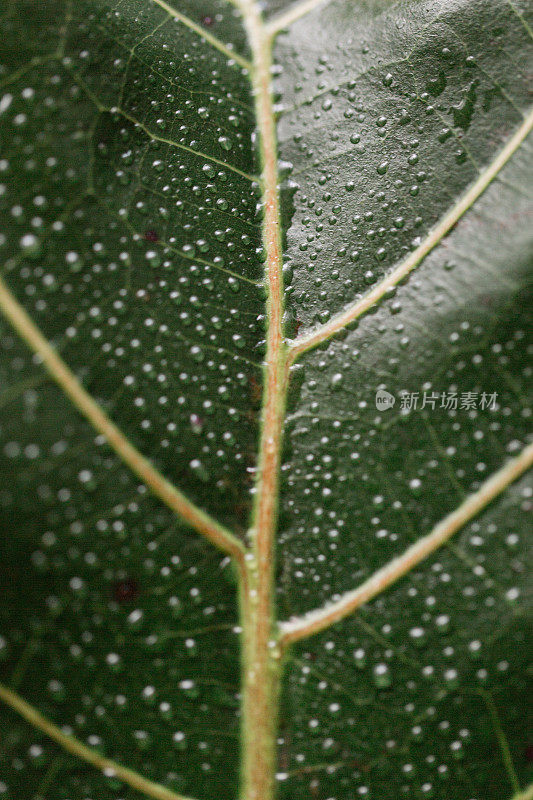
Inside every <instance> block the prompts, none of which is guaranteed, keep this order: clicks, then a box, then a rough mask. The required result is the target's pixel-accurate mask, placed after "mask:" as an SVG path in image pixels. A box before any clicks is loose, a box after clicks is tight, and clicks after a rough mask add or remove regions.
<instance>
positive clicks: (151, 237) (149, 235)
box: [144, 230, 159, 242]
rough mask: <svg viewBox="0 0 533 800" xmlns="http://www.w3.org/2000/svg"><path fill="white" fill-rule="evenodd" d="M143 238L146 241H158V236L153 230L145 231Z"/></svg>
mask: <svg viewBox="0 0 533 800" xmlns="http://www.w3.org/2000/svg"><path fill="white" fill-rule="evenodd" d="M144 238H145V239H146V241H147V242H158V241H159V236H158V235H157V233H156V232H155V231H152V230H149V231H145V233H144Z"/></svg>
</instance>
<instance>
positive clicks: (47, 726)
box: [0, 684, 192, 800]
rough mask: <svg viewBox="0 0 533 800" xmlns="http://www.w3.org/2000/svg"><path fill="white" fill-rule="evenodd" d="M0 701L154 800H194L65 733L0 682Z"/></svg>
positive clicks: (66, 748)
mask: <svg viewBox="0 0 533 800" xmlns="http://www.w3.org/2000/svg"><path fill="white" fill-rule="evenodd" d="M0 700H2V701H3V702H4V703H5V704H6V705H7V706H9V708H11V709H12V710H13V711H15V712H16V713H17V714H19V715H20V716H21V717H23V719H25V720H26V722H29V723H30V725H33V727H34V728H36V729H37V730H40V731H42V733H44V734H46V735H47V736H49V737H50V738H51V739H53V740H54V742H56V743H57V744H58V745H59V746H60V747H62V748H63V750H66V751H67V752H68V753H71V754H72V755H73V756H77V757H78V758H81V759H82V760H83V761H85V762H87V763H88V764H91V765H92V766H93V767H96V769H98V770H100V772H103V773H104V774H105V775H106V776H107V777H110V776H116V777H117V778H119V779H120V780H121V781H123V782H124V783H126V784H127V785H128V786H131V787H132V789H135V790H136V791H138V792H142V793H143V794H145V795H147V797H152V798H154V800H192V798H190V797H185V796H184V795H182V794H176V792H172V791H171V790H170V789H167V788H166V787H165V786H162V785H161V784H159V783H155V782H154V781H149V780H147V778H144V777H143V776H142V775H140V774H139V773H137V772H135V771H134V770H132V769H129V768H128V767H124V766H122V764H118V763H117V762H116V761H112V760H111V759H109V758H105V757H104V756H102V755H101V754H100V753H99V752H98V751H97V750H94V749H93V748H92V747H87V746H86V745H84V744H83V743H82V742H80V741H79V740H78V739H76V738H75V737H74V736H70V735H67V734H66V733H63V731H62V730H61V728H59V727H58V726H57V725H54V723H53V722H50V720H49V719H47V718H46V717H45V716H43V714H41V713H40V711H38V710H37V709H36V708H35V707H34V706H32V705H30V703H28V702H26V700H24V699H23V698H22V697H21V696H20V695H19V694H18V693H17V692H14V691H13V690H12V689H9V688H8V687H7V686H4V685H2V684H0Z"/></svg>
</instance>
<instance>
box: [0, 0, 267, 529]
mask: <svg viewBox="0 0 533 800" xmlns="http://www.w3.org/2000/svg"><path fill="white" fill-rule="evenodd" d="M30 6H31V8H30ZM34 10H35V4H28V3H16V4H14V7H13V10H12V11H8V12H6V13H5V15H4V23H5V27H6V33H5V35H4V37H3V39H2V44H1V47H0V65H1V71H0V82H2V83H3V84H4V89H3V92H5V93H4V94H3V100H2V111H3V113H2V114H1V115H0V127H1V129H2V138H3V141H4V142H5V143H6V144H5V146H4V149H3V160H2V181H3V193H2V197H1V198H0V217H1V220H2V230H3V231H5V235H3V237H2V240H1V245H0V250H1V254H2V263H3V264H5V275H6V278H7V280H8V282H9V285H10V288H11V289H12V290H13V291H14V292H15V294H16V296H17V297H18V299H19V300H20V301H21V302H23V304H24V306H25V308H26V309H27V311H28V312H29V314H30V315H31V317H32V319H33V320H34V321H35V323H36V324H37V325H38V326H39V327H40V328H41V330H42V331H43V333H44V334H45V336H46V337H47V338H49V339H50V340H52V342H53V343H54V344H55V345H56V347H57V348H58V350H59V351H60V352H61V355H62V356H63V358H64V359H65V361H66V362H67V363H68V364H69V366H70V367H71V368H72V369H73V370H74V372H75V373H76V374H77V375H78V376H79V378H80V379H81V380H82V382H83V384H84V386H85V387H86V388H87V389H88V390H89V392H90V393H91V394H93V396H95V397H96V399H97V400H99V401H100V402H101V403H102V404H103V405H104V407H105V408H106V410H107V411H108V413H109V414H110V415H111V417H112V418H113V420H114V421H115V422H116V423H117V424H118V425H119V427H120V428H121V429H122V431H123V432H124V434H125V435H126V436H127V437H128V438H129V439H130V440H131V441H132V442H133V444H135V445H136V446H137V447H138V448H139V449H141V450H142V452H143V453H144V454H145V455H147V456H148V457H149V458H150V459H152V460H153V461H154V463H155V465H156V466H157V467H158V468H159V469H160V470H161V471H162V472H163V473H164V474H165V476H166V477H168V478H169V479H170V480H172V481H173V482H175V483H177V484H179V486H180V488H181V489H182V490H183V491H184V492H186V493H188V494H189V496H190V497H191V498H192V499H193V500H194V501H195V502H197V503H198V504H199V505H201V506H203V507H205V508H207V509H208V510H209V511H211V512H212V513H213V514H214V515H215V516H217V517H218V518H219V519H222V520H223V521H224V522H226V523H227V524H229V525H231V526H233V527H234V528H236V529H237V530H240V529H241V528H242V527H243V526H244V525H245V524H246V518H247V514H248V511H249V504H250V496H249V491H250V481H249V474H250V473H249V470H250V469H251V468H253V466H254V463H255V445H256V440H257V405H258V400H259V399H260V392H261V390H260V384H261V370H260V364H261V361H262V358H263V347H262V341H263V339H264V321H263V312H264V294H263V288H262V286H261V285H260V283H261V278H262V260H261V255H260V253H259V250H260V228H259V224H260V219H259V217H258V215H257V201H258V195H257V191H256V185H255V183H254V181H253V176H252V173H253V172H254V156H253V149H252V137H251V134H252V131H253V127H254V124H255V123H254V120H253V115H252V99H251V95H250V90H249V82H248V80H247V77H246V75H245V70H244V69H243V68H242V67H241V66H240V65H239V64H235V63H234V62H233V61H232V59H231V53H230V54H229V55H228V54H226V53H224V52H221V51H220V50H218V49H216V47H214V46H213V44H212V43H211V42H207V41H205V40H204V39H202V37H201V36H200V35H199V34H198V33H196V32H195V31H193V30H191V29H190V28H189V27H187V25H185V24H183V23H182V22H180V21H179V20H175V19H173V18H171V17H169V15H168V14H167V13H166V12H164V11H163V10H162V9H161V8H160V7H159V6H158V5H157V4H156V3H146V4H142V6H139V4H137V3H119V4H116V5H114V6H112V7H110V6H109V4H108V3H99V2H91V3H78V4H74V5H73V6H71V5H70V4H66V3H65V4H64V3H58V2H52V3H46V4H45V6H42V7H39V9H38V10H37V11H36V12H35V13H34ZM182 11H183V13H184V12H185V11H186V9H182ZM207 11H209V9H207ZM206 13H207V12H206ZM209 14H211V11H209ZM209 14H208V16H209ZM217 14H218V12H216V13H215V11H213V16H212V19H213V20H214V21H213V24H212V25H211V26H208V28H209V30H210V31H211V29H212V28H213V29H214V27H215V26H216V25H215V23H216V24H218V22H216V20H217V19H218V16H217ZM230 17H231V19H232V20H234V21H233V22H232V25H235V24H237V23H236V21H235V18H234V15H233V14H231V15H230ZM21 18H22V19H23V20H24V22H25V24H24V31H23V34H21V33H20V31H19V28H20V20H21ZM215 18H216V19H215ZM26 23H27V25H28V26H29V29H28V28H26ZM34 24H35V27H37V26H38V27H39V31H38V32H36V33H35V36H34V37H32V31H33V25H34ZM21 35H23V37H24V43H22V42H21V39H20V36H21ZM213 35H214V34H213ZM222 46H225V45H222Z"/></svg>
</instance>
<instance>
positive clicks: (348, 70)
mask: <svg viewBox="0 0 533 800" xmlns="http://www.w3.org/2000/svg"><path fill="white" fill-rule="evenodd" d="M527 6H528V4H527V3H525V2H518V3H514V4H512V5H511V4H510V3H508V2H506V1H505V0H496V2H495V1H494V0H475V2H472V0H464V2H458V3H442V2H440V1H439V0H433V1H432V2H418V0H416V2H408V3H396V4H394V3H393V4H391V3H390V2H388V0H386V1H384V0H374V2H368V3H361V4H358V7H357V9H355V8H354V5H353V3H352V2H350V0H345V1H342V2H341V0H339V1H338V2H332V3H328V4H325V5H322V6H319V7H318V8H317V9H316V10H315V11H313V12H311V13H309V14H307V15H306V16H304V17H302V18H301V19H299V20H298V22H297V23H295V24H294V25H293V26H291V28H290V29H289V31H288V32H287V33H286V34H282V35H281V36H280V37H279V39H278V41H277V45H276V50H275V54H276V58H277V61H278V62H279V64H280V76H279V78H278V89H279V92H280V95H281V102H280V104H281V108H282V112H281V118H280V123H279V138H280V153H281V157H282V158H283V159H284V160H285V161H287V162H290V163H291V164H292V166H293V169H292V173H291V178H292V179H293V180H294V181H295V182H296V183H297V184H298V185H299V190H298V192H297V194H296V196H295V204H296V213H295V215H294V218H293V223H292V227H291V228H290V230H289V232H288V248H287V260H288V262H289V263H288V266H289V267H290V270H291V272H292V279H291V278H290V277H289V278H288V280H289V281H291V283H290V288H289V292H290V295H289V296H290V299H289V306H290V308H291V310H292V313H293V315H294V318H295V319H296V320H297V321H298V323H300V324H301V328H300V331H301V330H303V329H304V328H305V327H308V326H309V325H313V324H316V323H319V322H325V321H327V320H328V319H329V318H330V316H331V315H333V314H335V313H336V312H338V311H340V310H341V309H342V308H343V307H344V306H345V305H347V304H349V303H351V302H353V300H354V298H356V297H357V296H358V295H360V294H362V293H364V292H365V291H368V290H369V289H370V288H371V287H372V286H373V285H374V284H375V283H376V282H378V281H379V279H380V278H382V277H383V275H384V274H385V273H386V272H388V271H389V269H390V268H391V266H392V265H394V264H395V263H397V262H398V261H400V260H401V259H402V258H404V257H405V256H406V255H407V254H408V253H409V252H410V251H411V250H412V249H413V248H414V247H416V245H417V244H418V243H419V242H420V239H421V238H423V237H424V235H426V234H427V232H428V230H429V229H430V228H431V227H432V226H433V225H434V224H435V223H436V222H437V221H438V220H439V219H441V218H442V216H443V215H444V213H445V212H446V211H447V210H448V209H449V208H450V207H451V206H453V205H454V203H455V202H456V201H457V199H458V198H459V197H460V195H461V194H462V193H463V192H464V191H465V189H466V187H467V186H468V185H469V184H470V183H471V182H473V181H474V180H475V179H476V178H477V177H478V176H479V174H480V173H482V172H483V169H484V168H485V167H486V166H487V163H489V162H490V161H491V160H492V158H494V156H495V154H496V153H497V152H498V151H499V150H500V149H501V148H502V147H503V145H504V144H505V142H506V140H507V138H508V137H509V135H510V134H511V133H512V132H513V130H514V129H515V128H516V127H518V125H519V124H520V122H521V121H522V115H523V114H524V112H525V111H526V110H527V109H528V108H529V105H530V103H531V98H530V96H529V83H530V81H529V77H528V68H527V64H528V61H529V57H528V53H529V52H530V48H531V36H530V33H529V31H528V23H527V14H526V9H527Z"/></svg>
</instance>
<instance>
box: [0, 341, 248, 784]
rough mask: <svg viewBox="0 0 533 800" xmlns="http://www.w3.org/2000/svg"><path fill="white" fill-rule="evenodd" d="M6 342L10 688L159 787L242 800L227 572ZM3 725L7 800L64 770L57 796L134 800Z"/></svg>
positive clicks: (0, 634)
mask: <svg viewBox="0 0 533 800" xmlns="http://www.w3.org/2000/svg"><path fill="white" fill-rule="evenodd" d="M0 338H1V342H2V350H3V357H2V364H3V365H5V367H6V368H7V369H6V371H5V373H4V374H3V375H2V386H3V387H4V388H3V392H2V395H1V397H0V402H1V404H2V407H3V412H4V413H3V415H2V424H1V426H0V454H1V456H0V458H1V460H0V485H1V487H2V488H1V507H2V512H1V517H0V528H1V533H2V535H1V537H0V541H1V562H2V578H1V588H0V592H1V596H2V604H1V609H0V680H1V681H2V682H3V683H4V684H7V685H9V686H11V687H13V688H15V689H16V690H17V691H20V693H21V694H22V695H23V697H24V698H25V699H26V700H27V701H28V702H29V703H31V704H33V705H34V706H35V707H36V708H38V709H39V710H40V711H41V712H42V713H44V714H45V715H47V716H48V717H49V718H50V719H51V720H52V721H53V722H55V723H56V724H57V725H59V726H61V727H63V726H68V729H69V730H70V731H71V732H72V733H73V735H74V736H76V737H77V738H78V739H79V740H80V741H82V742H83V743H85V744H88V745H90V746H92V747H95V748H96V749H98V750H99V751H100V752H101V753H103V754H104V755H105V756H107V757H109V758H112V759H114V760H116V761H118V762H120V763H121V764H125V765H127V766H129V767H130V768H132V769H135V770H137V771H138V772H140V773H141V774H142V775H144V776H145V777H147V778H149V779H151V780H154V781H157V782H160V783H162V784H164V785H166V786H168V787H169V788H173V789H174V790H179V791H183V792H188V791H189V790H190V791H191V792H193V793H194V795H195V796H196V797H200V798H204V797H206V798H209V797H213V798H214V797H220V796H225V797H231V796H233V795H234V791H235V781H236V773H237V764H236V757H237V756H236V750H237V748H236V738H237V736H238V718H237V705H238V704H237V699H236V698H237V693H238V691H239V648H238V637H237V633H236V624H237V623H236V619H237V617H236V615H237V611H236V600H235V586H234V576H233V573H232V569H231V567H230V565H229V564H228V562H227V559H224V558H223V556H221V555H220V554H218V553H217V552H216V551H214V549H213V548H212V546H210V545H209V544H207V543H206V542H204V541H203V540H202V539H199V538H198V536H197V535H196V534H195V533H193V532H191V531H190V530H188V529H187V528H185V527H184V526H182V525H181V524H180V523H179V521H178V520H177V519H176V517H175V516H174V515H173V514H171V513H170V512H169V511H168V510H167V509H166V508H164V507H162V506H161V505H159V504H158V502H157V501H155V500H154V499H153V498H152V497H151V496H150V495H149V494H148V492H147V491H146V489H145V488H144V487H143V486H142V485H139V483H138V482H137V481H136V480H135V479H134V478H132V476H131V474H130V473H129V471H128V470H127V469H126V468H125V467H124V466H123V465H121V464H120V463H119V462H118V461H117V459H116V457H115V456H114V455H113V454H112V453H111V452H110V451H109V450H108V448H107V446H106V445H105V444H104V443H103V441H102V439H101V437H98V436H95V434H94V431H92V430H91V429H90V428H89V427H88V426H87V424H86V423H85V422H83V421H82V420H81V419H80V418H79V417H78V415H77V414H76V413H75V412H74V411H73V410H72V407H71V406H70V405H69V403H68V401H67V400H66V399H65V398H64V396H63V395H62V394H61V392H60V390H59V389H58V388H56V387H55V386H54V385H53V384H52V383H50V382H49V380H48V379H47V377H46V376H45V375H44V374H43V373H42V372H41V370H40V369H38V368H36V367H34V366H32V363H31V357H29V356H28V354H27V353H26V352H25V351H24V350H23V349H22V348H21V346H20V345H19V344H18V343H17V342H16V340H15V339H14V337H13V336H12V334H11V333H10V332H9V331H6V329H5V328H4V329H3V331H2V336H1V337H0ZM8 376H9V377H8ZM1 720H2V721H1V723H0V727H1V733H0V740H1V741H2V748H1V750H2V753H1V756H0V759H1V760H2V771H1V781H2V783H1V784H0V786H2V787H7V788H2V790H1V791H2V792H3V794H2V793H0V796H6V797H9V798H15V797H20V798H22V797H28V798H29V797H33V796H37V795H39V782H40V781H45V782H46V780H47V777H46V776H47V775H48V774H49V771H50V775H52V774H55V773H56V772H57V778H55V779H54V780H53V781H52V779H51V778H50V780H51V781H52V785H53V786H54V796H58V797H65V798H66V797H69V798H72V797H76V798H78V797H79V798H81V797H104V798H107V797H110V798H111V797H113V798H115V797H116V798H118V797H124V794H122V793H121V791H120V790H119V788H117V787H119V786H120V784H117V782H116V781H112V780H107V781H106V780H104V779H103V778H102V777H101V776H100V775H99V773H98V771H97V770H95V769H94V768H93V767H88V766H84V765H83V764H81V762H79V763H78V765H77V766H76V767H75V768H74V769H72V763H71V762H72V759H71V758H68V757H67V759H66V761H65V762H63V760H62V759H60V763H59V764H58V762H57V755H58V754H57V752H56V748H55V746H53V745H51V744H50V741H49V740H48V739H47V738H46V737H44V736H43V735H42V734H40V733H38V732H35V731H34V730H33V729H32V728H30V727H29V726H28V725H27V723H26V722H22V721H20V718H19V721H18V722H17V724H16V725H13V718H12V715H11V714H6V713H5V709H3V710H2V715H1ZM199 775H202V776H203V777H202V786H201V787H198V776H199ZM58 786H61V789H58ZM56 789H57V791H62V792H63V794H56ZM42 794H43V795H44V796H48V795H47V794H46V793H45V792H44V791H43V792H42ZM134 795H135V793H132V792H129V794H128V795H127V796H128V797H134Z"/></svg>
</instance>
